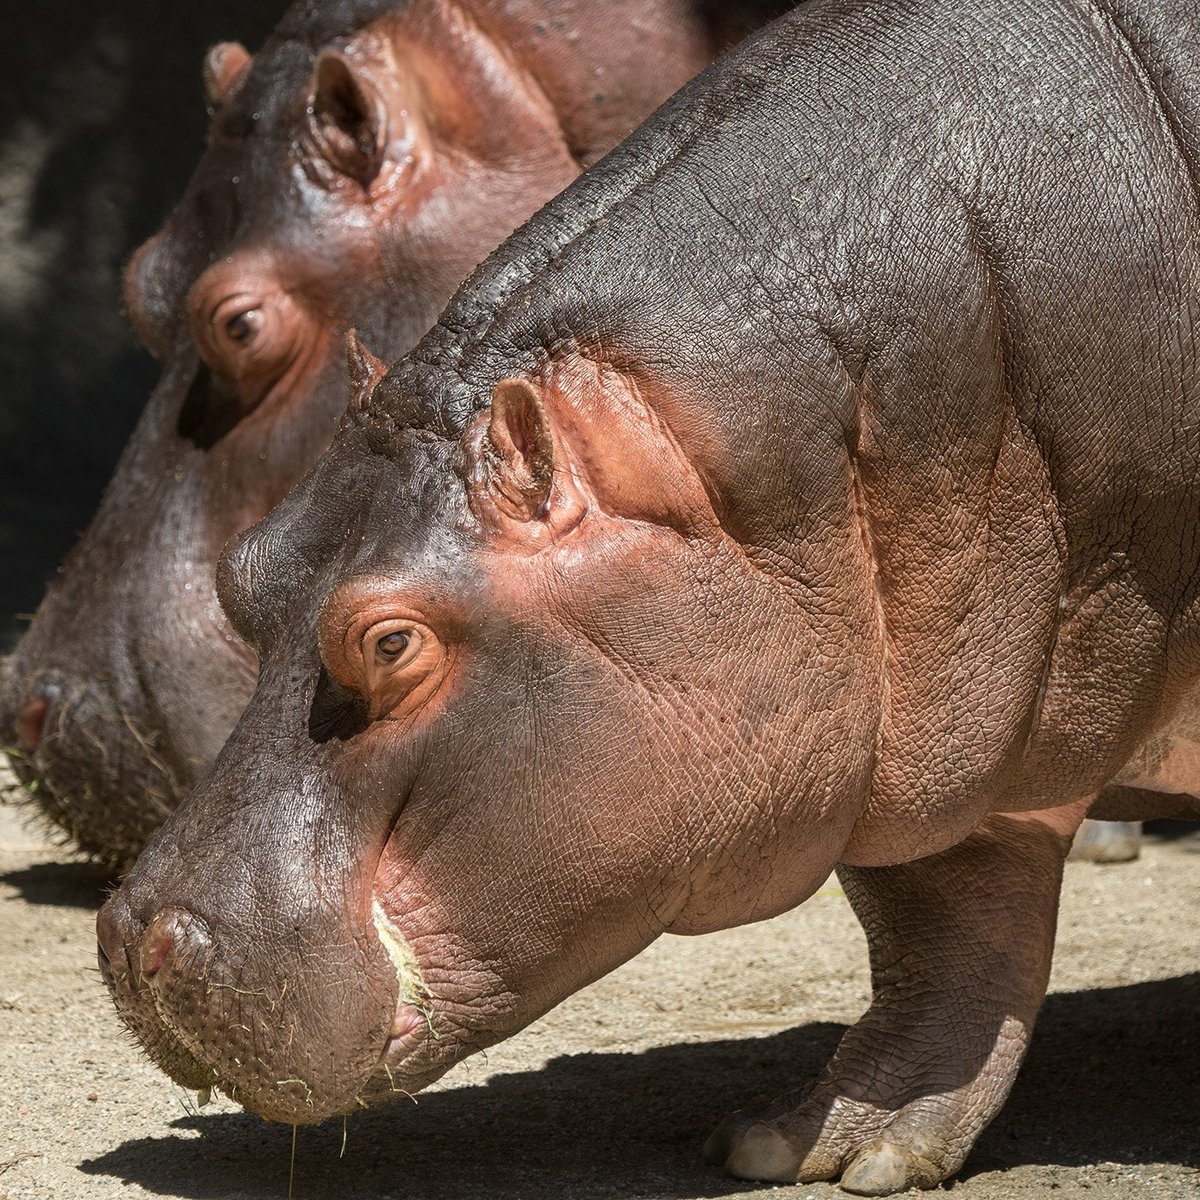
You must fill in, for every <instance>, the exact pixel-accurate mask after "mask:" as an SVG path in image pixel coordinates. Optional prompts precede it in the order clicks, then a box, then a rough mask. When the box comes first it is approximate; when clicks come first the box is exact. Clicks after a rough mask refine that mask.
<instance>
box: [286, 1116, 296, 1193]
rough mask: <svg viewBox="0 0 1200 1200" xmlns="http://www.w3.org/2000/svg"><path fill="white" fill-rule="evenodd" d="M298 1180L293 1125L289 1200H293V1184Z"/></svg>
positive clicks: (289, 1168)
mask: <svg viewBox="0 0 1200 1200" xmlns="http://www.w3.org/2000/svg"><path fill="white" fill-rule="evenodd" d="M295 1182H296V1126H295V1125H293V1126H292V1161H291V1164H290V1165H289V1167H288V1200H292V1185H293V1184H294V1183H295Z"/></svg>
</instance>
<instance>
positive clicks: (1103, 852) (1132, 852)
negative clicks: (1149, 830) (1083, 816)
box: [1067, 821, 1142, 863]
mask: <svg viewBox="0 0 1200 1200" xmlns="http://www.w3.org/2000/svg"><path fill="white" fill-rule="evenodd" d="M1141 849H1142V826H1141V822H1140V821H1084V823H1083V824H1082V825H1080V827H1079V832H1078V833H1077V834H1076V835H1075V840H1074V842H1072V843H1071V852H1070V854H1068V855H1067V858H1068V859H1069V860H1070V861H1071V862H1094V863H1118V862H1133V860H1134V859H1136V858H1137V857H1138V855H1139V854H1140V853H1141Z"/></svg>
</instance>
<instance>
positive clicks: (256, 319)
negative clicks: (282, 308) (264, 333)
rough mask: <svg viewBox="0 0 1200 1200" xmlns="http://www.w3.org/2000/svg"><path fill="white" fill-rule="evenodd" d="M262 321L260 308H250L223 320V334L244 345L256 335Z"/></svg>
mask: <svg viewBox="0 0 1200 1200" xmlns="http://www.w3.org/2000/svg"><path fill="white" fill-rule="evenodd" d="M262 323H263V314H262V309H261V308H250V309H247V310H246V311H245V312H240V313H235V314H234V315H233V316H232V317H230V318H229V320H228V321H226V322H225V335H226V337H228V338H230V339H231V340H232V341H235V342H240V343H242V344H243V345H245V344H246V343H248V342H251V341H253V340H254V338H256V337H257V336H258V332H259V330H260V329H261V328H262Z"/></svg>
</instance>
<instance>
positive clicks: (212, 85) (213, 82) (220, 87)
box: [203, 42, 250, 108]
mask: <svg viewBox="0 0 1200 1200" xmlns="http://www.w3.org/2000/svg"><path fill="white" fill-rule="evenodd" d="M249 65H250V51H249V50H247V49H246V47H245V46H243V45H242V44H241V42H218V43H217V44H216V45H215V46H214V47H213V48H212V49H211V50H210V51H209V52H208V53H207V54H206V55H205V56H204V67H203V75H204V93H205V95H206V96H207V97H208V102H209V104H211V105H212V107H213V108H219V107H220V106H221V105H222V104H223V103H224V102H225V97H226V96H228V95H229V93H230V92H231V91H232V90H233V87H234V85H235V84H236V83H237V82H238V80H239V79H241V77H242V76H243V75H244V74H245V73H246V68H247V67H249Z"/></svg>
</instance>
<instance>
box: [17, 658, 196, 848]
mask: <svg viewBox="0 0 1200 1200" xmlns="http://www.w3.org/2000/svg"><path fill="white" fill-rule="evenodd" d="M21 668H22V663H21V661H20V655H17V656H14V657H13V658H9V659H6V660H4V664H3V667H2V668H0V750H2V751H4V752H5V753H6V754H7V755H8V757H9V760H10V762H11V765H12V769H13V773H14V774H15V775H16V776H17V779H18V780H19V781H20V783H22V784H23V785H24V786H25V787H27V788H28V789H29V790H30V793H31V795H33V797H34V799H35V800H36V801H37V803H38V806H39V807H40V808H41V809H42V811H43V812H44V813H45V814H46V816H47V817H48V818H49V819H50V820H51V821H53V822H54V823H55V824H57V825H59V826H61V827H62V828H63V829H65V830H67V831H68V832H69V833H70V834H71V835H72V836H73V837H74V838H75V839H76V840H77V841H78V842H79V844H80V845H81V846H82V847H83V848H84V849H85V850H89V851H92V852H94V853H98V854H100V855H101V857H104V858H107V859H109V861H111V862H113V863H114V865H116V863H117V860H116V858H114V857H112V856H111V854H110V853H109V850H110V848H111V847H113V846H114V845H117V844H128V845H142V844H144V842H145V841H146V839H147V838H148V837H149V836H150V834H151V833H152V832H153V831H154V829H155V828H156V827H157V826H158V825H159V824H160V823H161V821H162V820H163V819H164V817H165V816H166V815H167V813H168V812H169V811H170V806H171V804H172V802H173V800H174V798H175V795H176V794H177V792H178V791H179V783H178V778H177V775H178V772H177V771H175V770H174V769H173V767H172V764H171V763H170V762H169V761H168V760H167V758H166V757H165V756H164V754H163V753H162V752H160V751H159V750H158V749H157V748H156V745H155V738H154V737H153V734H152V732H151V731H149V730H148V729H146V728H144V727H143V723H142V722H141V721H140V720H139V719H138V716H137V714H136V712H134V711H131V710H130V706H129V705H128V704H126V703H123V702H122V701H121V699H120V698H119V697H117V696H115V695H113V694H111V693H110V691H109V689H108V688H107V687H106V686H105V685H104V684H103V683H101V682H98V681H96V680H90V681H88V682H87V683H84V682H83V681H82V680H80V679H77V678H74V677H73V676H71V675H70V674H69V673H68V672H65V671H58V670H54V671H46V670H43V671H38V672H36V673H26V672H24V671H22V669H21ZM108 794H122V795H124V794H136V795H137V796H138V804H136V805H129V806H127V808H125V809H123V810H121V812H120V813H115V812H113V811H110V810H108V809H106V808H105V807H104V806H103V805H101V804H99V803H97V798H98V797H100V796H103V795H108Z"/></svg>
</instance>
